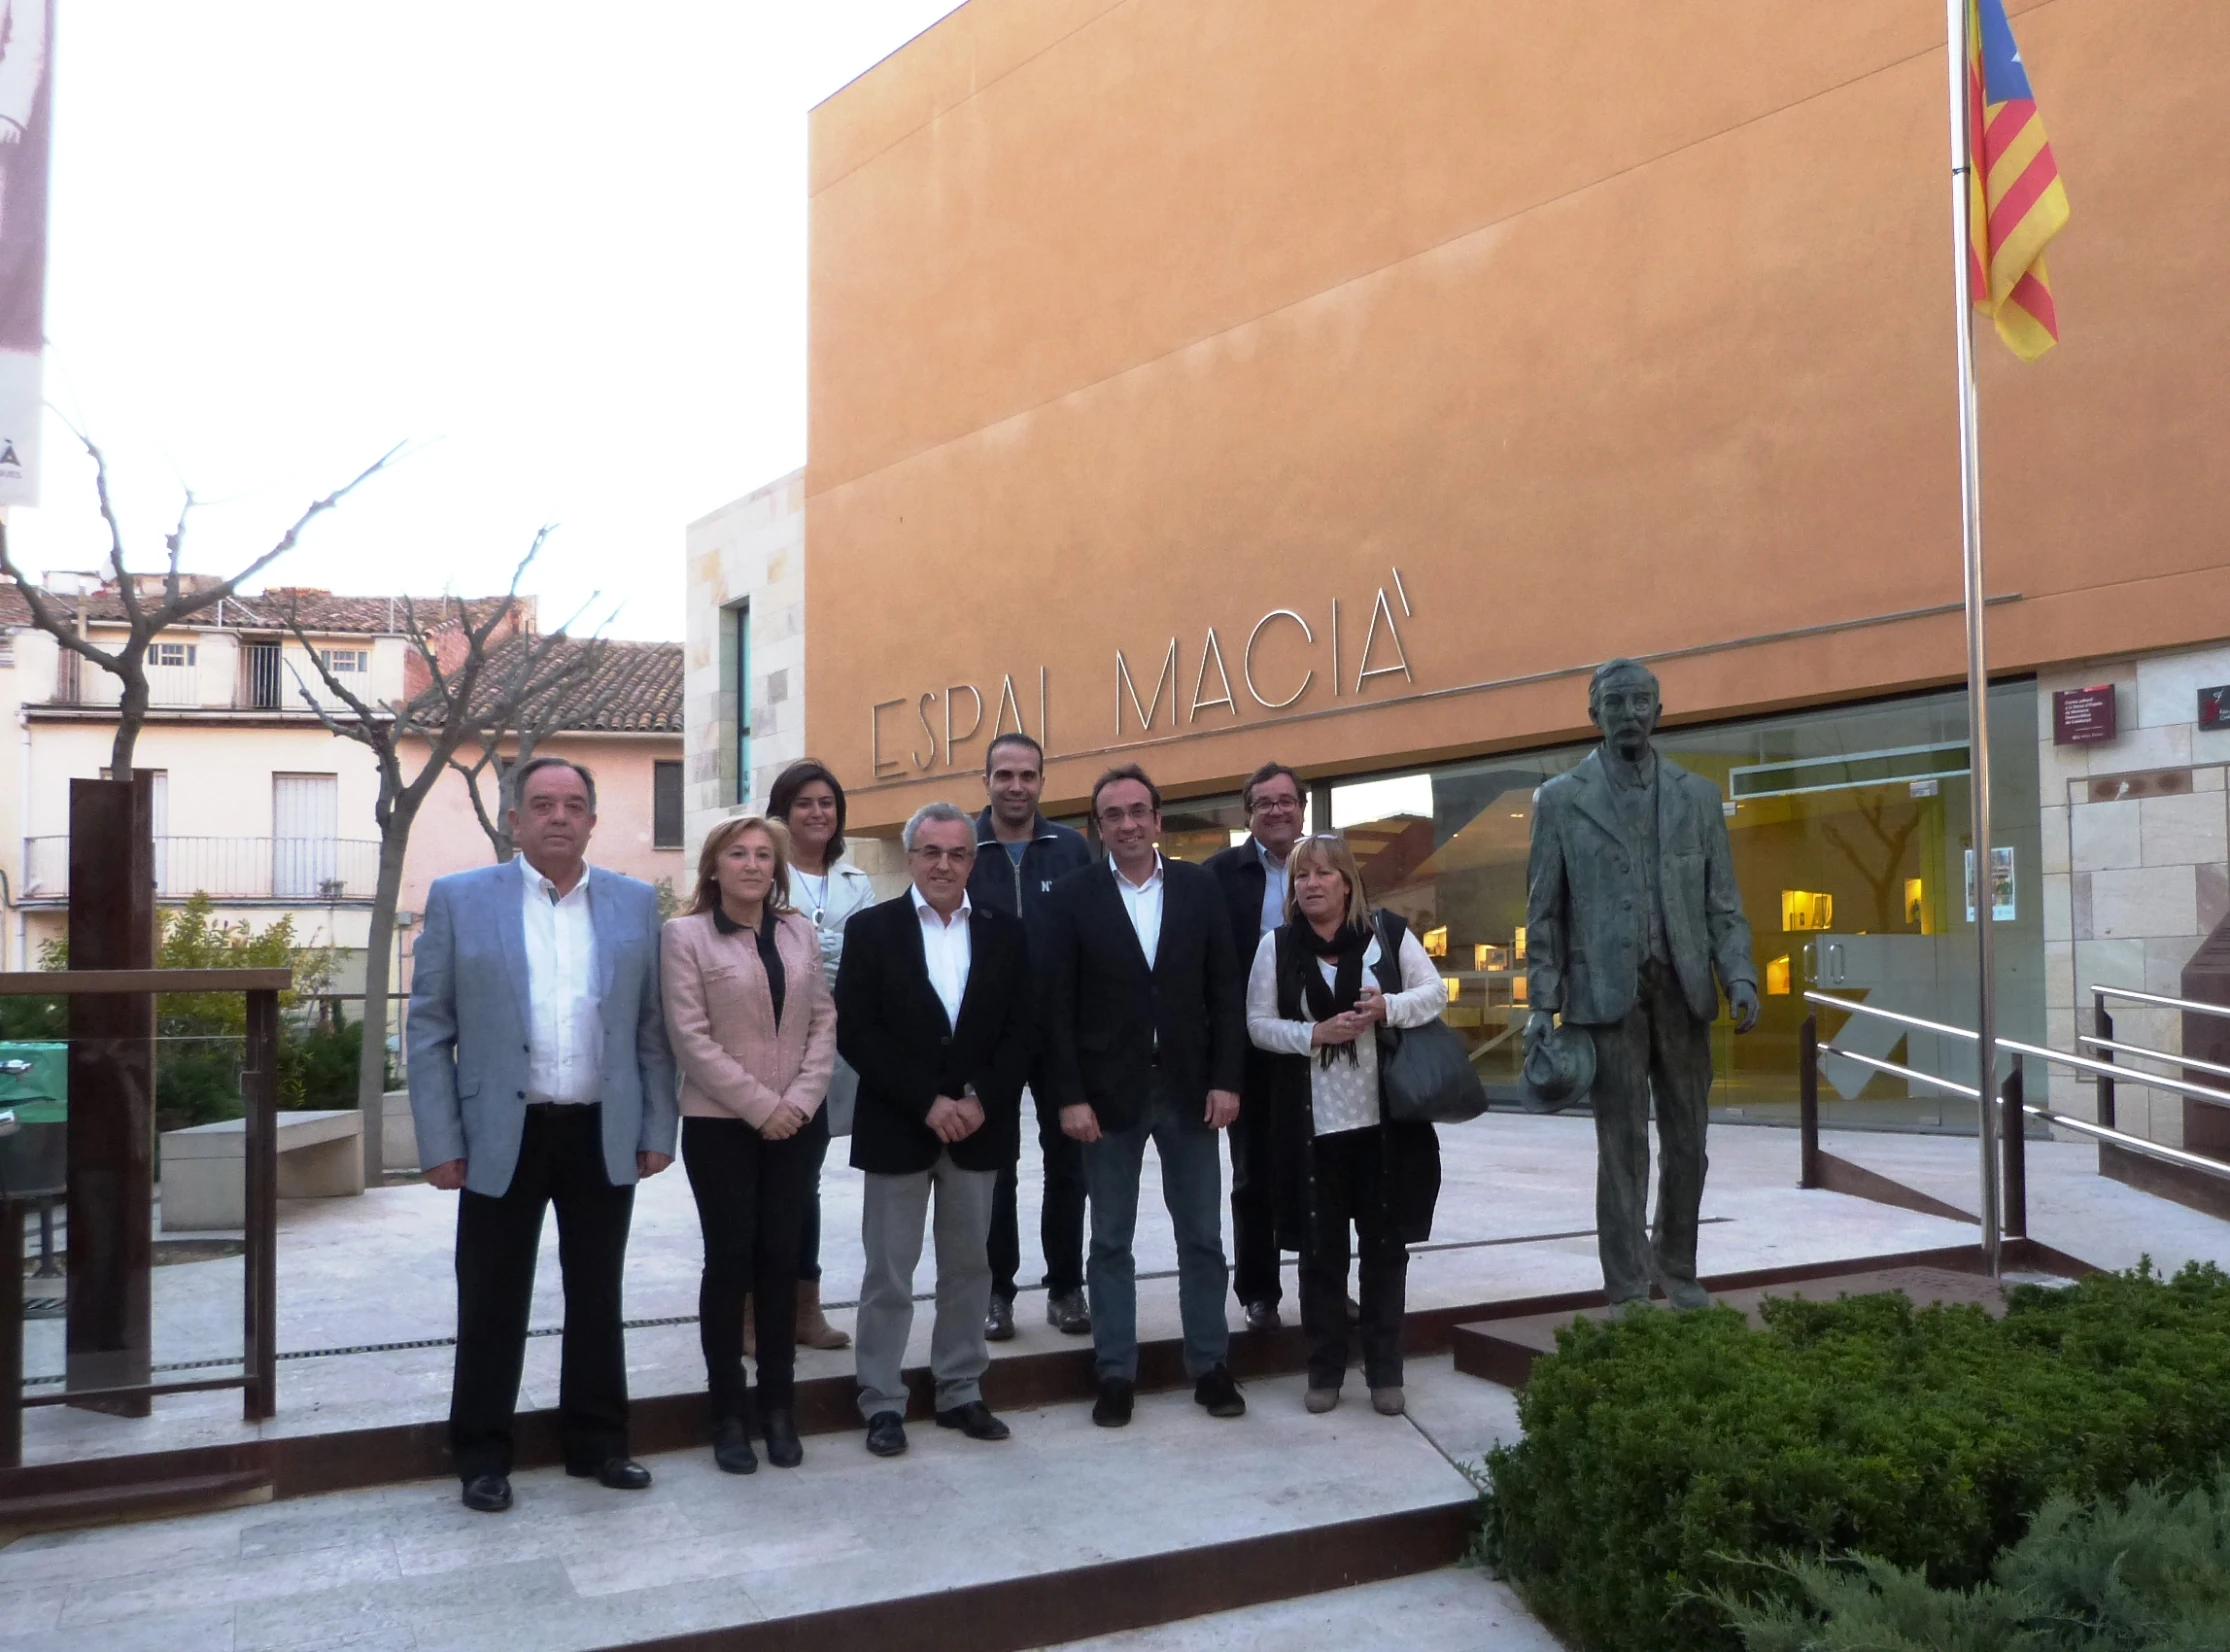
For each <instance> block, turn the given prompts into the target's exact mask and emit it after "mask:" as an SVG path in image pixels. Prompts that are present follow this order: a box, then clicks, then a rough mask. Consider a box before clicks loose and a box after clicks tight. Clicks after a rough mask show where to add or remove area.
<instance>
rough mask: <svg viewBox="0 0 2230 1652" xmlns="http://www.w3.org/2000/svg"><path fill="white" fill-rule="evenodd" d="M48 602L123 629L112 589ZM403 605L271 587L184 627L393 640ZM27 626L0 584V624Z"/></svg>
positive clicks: (525, 601)
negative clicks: (294, 625) (292, 628)
mask: <svg viewBox="0 0 2230 1652" xmlns="http://www.w3.org/2000/svg"><path fill="white" fill-rule="evenodd" d="M49 600H50V601H51V602H52V603H53V605H54V606H55V607H56V608H59V609H61V610H62V611H64V612H65V613H75V612H76V611H77V608H78V605H79V604H80V603H83V605H84V607H85V615H86V618H87V619H89V620H91V621H92V622H94V623H95V624H100V623H102V622H104V621H105V622H108V623H112V624H122V623H123V621H124V618H125V614H124V599H123V598H122V597H121V596H119V595H118V594H117V593H116V592H115V591H113V590H106V591H98V592H95V593H94V594H93V595H91V596H88V597H74V596H63V595H60V594H53V595H51V596H50V597H49ZM141 600H142V602H143V603H145V604H147V605H152V604H154V603H156V602H159V601H161V600H162V599H161V596H160V594H159V593H150V594H149V595H147V596H145V597H143V598H142V599H141ZM409 600H411V601H412V602H413V603H414V604H415V606H416V608H417V613H418V620H419V623H420V624H422V625H430V624H433V623H434V622H435V621H436V620H437V619H446V618H448V617H449V616H450V614H451V613H452V608H451V605H450V603H449V601H448V599H447V598H445V597H417V598H413V599H409ZM503 600H504V599H503V598H501V597H471V598H468V599H466V602H465V608H466V610H467V611H468V612H469V613H471V614H472V616H473V617H474V618H475V619H477V618H479V617H480V616H481V615H484V614H486V613H487V612H488V611H489V609H491V608H492V607H494V606H495V605H497V604H498V603H501V602H502V601H503ZM516 600H517V601H518V602H519V604H520V605H521V606H522V607H523V608H524V609H525V610H526V613H527V615H528V623H529V624H532V623H533V621H532V615H533V612H534V598H532V597H520V598H517V599H516ZM404 602H405V599H404V598H402V597H345V596H336V595H335V594H334V593H333V592H331V591H316V590H309V589H307V588H304V587H300V586H273V587H271V588H269V589H267V590H265V591H263V592H261V593H260V594H258V595H255V596H249V597H226V598H224V599H223V600H222V602H221V603H219V604H218V605H217V606H215V607H211V608H205V609H203V610H202V611H201V612H200V613H198V614H195V615H194V616H193V617H192V618H191V619H189V620H187V621H185V622H184V624H185V626H186V627H187V628H189V629H207V628H210V627H219V628H222V629H224V630H247V631H276V630H284V629H285V628H286V627H287V625H288V623H289V620H290V619H291V618H292V617H294V616H295V615H297V614H299V616H300V618H301V622H302V629H303V630H305V631H310V632H315V633H317V634H319V635H337V636H350V635H362V636H381V635H393V634H395V633H398V632H400V631H401V630H402V628H403V624H404V618H403V615H404V606H403V605H404ZM30 623H31V605H30V604H29V603H27V602H26V601H24V599H23V593H22V592H21V591H18V590H17V589H16V588H15V586H14V584H13V583H12V582H8V581H0V625H14V626H27V625H29V624H30Z"/></svg>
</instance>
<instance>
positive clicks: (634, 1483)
mask: <svg viewBox="0 0 2230 1652" xmlns="http://www.w3.org/2000/svg"><path fill="white" fill-rule="evenodd" d="M565 1472H566V1473H568V1474H570V1475H572V1476H573V1478H574V1479H576V1480H594V1481H595V1482H596V1483H597V1484H598V1485H600V1486H608V1487H610V1488H611V1489H612V1490H613V1491H648V1490H650V1470H649V1469H647V1468H645V1467H643V1465H642V1464H640V1463H638V1462H636V1461H635V1459H634V1458H632V1457H607V1458H605V1459H604V1460H603V1461H602V1462H601V1463H598V1464H597V1465H596V1466H595V1467H594V1468H572V1467H568V1468H567V1469H566V1471H565Z"/></svg>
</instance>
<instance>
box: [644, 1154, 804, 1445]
mask: <svg viewBox="0 0 2230 1652" xmlns="http://www.w3.org/2000/svg"><path fill="white" fill-rule="evenodd" d="M814 1117H815V1118H816V1119H820V1118H821V1115H819V1114H818V1113H816V1114H815V1115H814ZM812 1134H813V1132H812V1130H811V1128H810V1127H808V1128H807V1129H805V1130H800V1131H799V1132H798V1133H797V1134H796V1135H794V1136H792V1137H790V1139H789V1140H787V1141H768V1140H767V1139H766V1138H765V1137H764V1136H762V1135H760V1134H759V1132H758V1131H756V1130H754V1129H753V1128H752V1127H751V1126H750V1125H748V1124H746V1123H744V1121H743V1120H741V1119H699V1118H688V1119H683V1120H682V1121H681V1162H682V1168H683V1169H684V1170H686V1171H687V1172H688V1173H689V1191H690V1192H691V1193H693V1194H695V1195H696V1199H697V1225H698V1227H699V1228H700V1229H701V1230H702V1232H703V1234H704V1238H705V1271H704V1274H703V1276H702V1277H701V1278H700V1279H699V1281H698V1284H697V1339H698V1341H699V1343H700V1344H701V1345H702V1346H703V1348H704V1351H705V1392H706V1394H707V1395H708V1396H709V1397H710V1398H711V1401H712V1415H713V1419H714V1420H715V1421H716V1422H717V1421H719V1420H721V1419H723V1418H727V1417H735V1418H739V1419H740V1418H742V1417H744V1416H745V1415H746V1408H745V1406H744V1381H743V1299H744V1298H745V1297H746V1296H750V1297H752V1298H754V1299H755V1302H756V1307H755V1310H754V1312H753V1324H754V1327H755V1332H756V1335H757V1338H758V1349H759V1404H760V1407H761V1408H762V1409H766V1408H773V1409H777V1410H787V1409H789V1406H790V1398H791V1394H792V1392H793V1389H794V1385H795V1372H796V1367H797V1326H798V1241H799V1239H800V1237H801V1236H802V1235H803V1234H804V1232H805V1204H806V1196H807V1194H808V1193H809V1192H810V1191H811V1190H812V1186H813V1170H814V1168H815V1166H816V1163H817V1159H818V1155H817V1154H816V1153H815V1151H814V1144H813V1141H812V1139H811V1138H812ZM819 1134H820V1151H821V1152H822V1153H825V1152H827V1150H828V1125H827V1121H826V1120H825V1119H823V1120H821V1129H820V1132H819Z"/></svg>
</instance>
